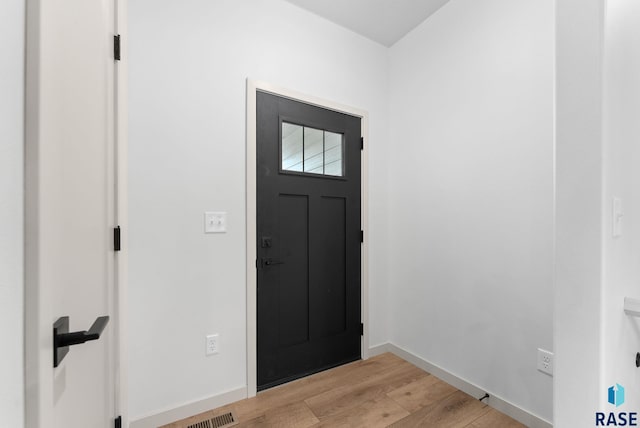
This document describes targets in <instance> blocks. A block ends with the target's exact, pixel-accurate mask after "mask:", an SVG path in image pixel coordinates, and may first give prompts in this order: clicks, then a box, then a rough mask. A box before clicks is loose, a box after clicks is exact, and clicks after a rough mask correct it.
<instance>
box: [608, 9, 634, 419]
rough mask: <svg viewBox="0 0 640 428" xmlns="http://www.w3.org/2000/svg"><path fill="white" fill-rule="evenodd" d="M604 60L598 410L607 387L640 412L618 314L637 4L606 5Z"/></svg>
mask: <svg viewBox="0 0 640 428" xmlns="http://www.w3.org/2000/svg"><path fill="white" fill-rule="evenodd" d="M606 4H607V8H606V14H605V15H606V21H605V44H604V49H605V57H604V58H605V60H604V111H603V115H604V145H605V152H604V168H605V175H604V177H605V181H604V183H605V184H604V186H605V187H604V188H605V193H604V200H603V213H604V218H605V221H604V226H603V231H604V234H603V235H604V249H605V265H604V266H605V267H604V293H603V296H604V299H603V329H602V331H603V334H602V351H603V364H602V366H603V368H604V371H603V376H602V381H603V382H604V384H603V385H601V386H600V389H599V391H598V392H599V394H600V398H601V401H602V406H601V408H602V410H603V411H604V410H606V411H608V410H610V407H611V406H610V405H609V404H606V403H604V401H605V400H604V399H605V398H606V395H605V393H606V388H608V387H609V386H611V385H614V384H615V383H619V384H621V385H623V386H624V387H625V389H626V397H627V404H626V408H621V409H619V410H623V411H625V410H626V411H635V412H637V411H640V407H639V403H640V369H637V368H636V366H635V355H636V352H640V321H639V320H638V318H632V317H629V316H626V315H625V314H624V312H623V310H622V305H623V301H624V298H625V297H627V296H628V297H631V298H635V299H640V121H639V120H638V119H639V118H640V80H638V76H640V26H638V22H640V3H638V2H637V1H634V0H608V1H607V3H606ZM614 196H616V197H619V198H621V199H622V203H623V209H624V217H623V234H622V236H621V237H620V238H617V239H613V238H612V233H611V230H612V229H611V222H612V209H611V201H612V198H613V197H614Z"/></svg>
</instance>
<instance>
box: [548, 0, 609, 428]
mask: <svg viewBox="0 0 640 428" xmlns="http://www.w3.org/2000/svg"><path fill="white" fill-rule="evenodd" d="M556 3H557V15H556V20H557V27H556V28H557V45H556V50H557V52H556V58H557V76H556V230H557V233H556V261H555V263H556V266H555V269H556V281H555V293H554V294H555V323H554V344H555V351H556V354H555V360H554V363H555V378H554V391H553V395H554V406H553V408H554V423H555V426H557V427H577V426H581V427H582V426H593V425H594V421H595V414H594V412H596V411H597V408H598V407H599V403H602V401H603V399H606V395H605V394H606V390H604V391H603V390H602V389H601V386H602V382H601V380H600V378H601V376H602V365H601V363H602V359H601V336H602V326H603V325H602V323H601V307H602V305H601V297H602V287H601V284H602V281H601V279H602V260H603V259H602V235H603V229H602V225H603V222H602V214H603V212H604V207H603V204H602V193H603V192H602V191H603V189H602V175H603V169H602V167H603V165H602V153H603V146H602V120H601V119H602V115H601V113H602V72H601V71H602V31H603V28H604V27H603V25H604V21H603V17H604V8H603V5H604V0H557V1H556ZM577 397H579V398H577Z"/></svg>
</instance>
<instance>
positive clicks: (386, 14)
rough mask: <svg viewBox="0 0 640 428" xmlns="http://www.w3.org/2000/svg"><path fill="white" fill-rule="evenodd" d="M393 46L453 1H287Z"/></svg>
mask: <svg viewBox="0 0 640 428" xmlns="http://www.w3.org/2000/svg"><path fill="white" fill-rule="evenodd" d="M287 1H288V2H289V3H293V4H295V5H297V6H300V7H301V8H303V9H306V10H308V11H310V12H313V13H315V14H316V15H320V16H322V17H324V18H326V19H328V20H330V21H333V22H335V23H336V24H338V25H341V26H343V27H346V28H348V29H350V30H353V31H355V32H356V33H359V34H361V35H363V36H365V37H367V38H369V39H371V40H374V41H376V42H378V43H381V44H383V45H385V46H391V45H393V44H394V43H395V42H397V41H398V40H400V39H401V38H402V37H404V36H405V35H406V34H407V33H408V32H409V31H411V30H413V29H414V28H415V27H417V26H418V25H419V24H420V23H422V22H423V21H424V20H425V19H427V18H428V17H429V16H431V15H432V14H433V13H434V12H436V11H437V10H438V9H440V8H441V7H442V6H443V5H444V4H445V3H447V2H448V1H449V0H287Z"/></svg>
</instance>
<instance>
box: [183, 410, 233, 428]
mask: <svg viewBox="0 0 640 428" xmlns="http://www.w3.org/2000/svg"><path fill="white" fill-rule="evenodd" d="M236 424H237V422H236V418H235V417H234V416H233V413H231V412H229V413H225V414H223V415H220V416H216V417H215V418H211V419H206V420H204V421H201V422H196V423H195V424H191V425H187V428H223V427H230V426H232V425H236Z"/></svg>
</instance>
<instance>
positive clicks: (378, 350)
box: [369, 343, 393, 358]
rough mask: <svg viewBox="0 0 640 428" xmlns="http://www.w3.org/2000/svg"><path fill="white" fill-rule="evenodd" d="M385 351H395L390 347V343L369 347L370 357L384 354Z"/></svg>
mask: <svg viewBox="0 0 640 428" xmlns="http://www.w3.org/2000/svg"><path fill="white" fill-rule="evenodd" d="M385 352H393V351H392V350H391V349H389V344H388V343H383V344H381V345H376V346H372V347H371V348H369V358H371V357H375V356H376V355H380V354H384V353H385Z"/></svg>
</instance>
